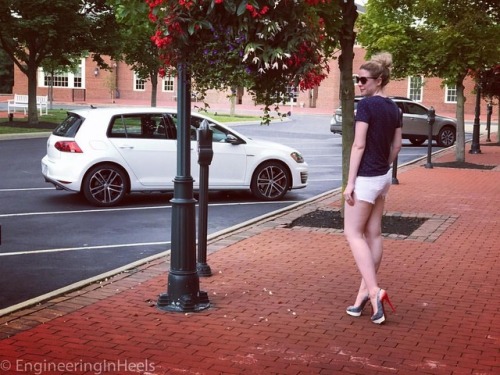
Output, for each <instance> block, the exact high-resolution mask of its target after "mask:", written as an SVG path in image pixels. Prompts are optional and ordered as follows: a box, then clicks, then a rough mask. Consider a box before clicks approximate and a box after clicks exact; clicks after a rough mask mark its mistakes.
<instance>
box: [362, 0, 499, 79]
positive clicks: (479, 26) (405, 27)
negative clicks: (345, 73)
mask: <svg viewBox="0 0 500 375" xmlns="http://www.w3.org/2000/svg"><path fill="white" fill-rule="evenodd" d="M498 9H499V8H498V4H497V1H496V0H473V1H470V0H458V1H449V0H370V1H369V2H368V4H367V12H366V14H365V15H362V16H361V17H360V23H359V25H360V29H361V30H360V33H359V40H360V42H361V43H362V45H363V46H365V47H367V49H368V52H369V54H373V53H375V52H378V51H381V50H385V51H389V52H391V53H392V54H393V57H394V61H395V66H394V72H393V73H394V75H395V76H396V77H404V76H408V75H419V74H423V75H426V76H434V77H440V78H443V79H445V80H447V81H449V82H453V83H455V82H456V80H457V77H461V76H465V75H466V74H468V73H470V72H471V71H475V70H477V69H483V68H485V67H492V66H494V65H495V64H496V63H497V62H498V56H499V55H500V54H499V52H500V50H499V44H498V35H499V34H500V29H499V25H498V21H499V11H498Z"/></svg>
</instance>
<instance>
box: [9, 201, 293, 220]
mask: <svg viewBox="0 0 500 375" xmlns="http://www.w3.org/2000/svg"><path fill="white" fill-rule="evenodd" d="M296 202H298V201H275V202H244V203H241V202H240V203H209V206H212V207H216V206H247V205H256V204H289V203H296ZM168 208H172V206H148V207H123V208H96V209H91V210H74V211H44V212H20V213H17V214H0V218H4V217H21V216H42V215H65V214H88V213H95V212H117V211H139V210H162V209H168Z"/></svg>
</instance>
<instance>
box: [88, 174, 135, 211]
mask: <svg viewBox="0 0 500 375" xmlns="http://www.w3.org/2000/svg"><path fill="white" fill-rule="evenodd" d="M82 190H83V195H84V196H85V198H86V199H87V200H88V201H89V202H90V203H92V204H93V205H95V206H99V207H110V206H114V205H116V204H118V203H119V202H120V201H121V200H122V199H123V197H124V196H125V194H126V193H127V191H128V180H127V176H126V174H125V172H124V171H123V170H122V169H121V168H119V167H117V166H116V165H113V164H102V165H97V166H95V167H94V168H92V169H90V170H89V171H88V173H87V174H86V175H85V178H84V179H83V186H82Z"/></svg>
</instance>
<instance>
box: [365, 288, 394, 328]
mask: <svg viewBox="0 0 500 375" xmlns="http://www.w3.org/2000/svg"><path fill="white" fill-rule="evenodd" d="M384 301H387V303H388V304H389V306H391V309H392V311H394V312H396V309H395V308H394V306H393V305H392V303H391V300H390V299H389V295H388V294H387V292H386V291H385V290H384V289H380V290H379V291H378V292H377V312H376V313H375V314H373V315H372V317H371V319H372V322H373V323H375V324H382V323H383V322H385V312H384Z"/></svg>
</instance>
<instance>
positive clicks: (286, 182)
mask: <svg viewBox="0 0 500 375" xmlns="http://www.w3.org/2000/svg"><path fill="white" fill-rule="evenodd" d="M291 182H292V181H291V177H290V172H289V171H288V168H287V167H286V166H285V165H284V164H283V163H280V162H278V161H268V162H265V163H263V164H261V165H259V166H258V167H257V169H256V170H255V172H254V174H253V177H252V183H251V186H250V189H251V190H252V194H253V195H254V196H255V197H256V198H257V199H259V200H264V201H276V200H280V199H282V198H283V197H284V196H285V194H286V193H287V192H288V190H290V186H291Z"/></svg>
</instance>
